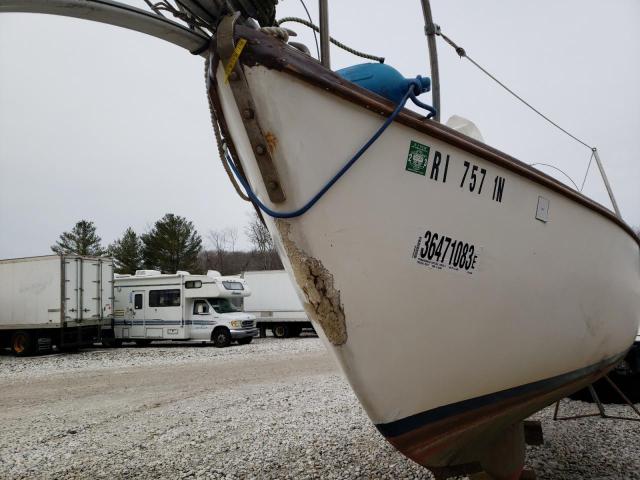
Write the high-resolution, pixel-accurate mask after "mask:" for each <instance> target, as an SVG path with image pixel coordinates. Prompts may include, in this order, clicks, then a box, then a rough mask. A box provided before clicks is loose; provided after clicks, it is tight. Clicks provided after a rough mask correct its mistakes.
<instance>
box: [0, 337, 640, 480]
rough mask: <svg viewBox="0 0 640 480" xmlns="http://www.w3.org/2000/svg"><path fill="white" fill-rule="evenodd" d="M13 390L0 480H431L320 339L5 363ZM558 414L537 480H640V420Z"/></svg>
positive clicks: (2, 436)
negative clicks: (381, 427) (377, 420)
mask: <svg viewBox="0 0 640 480" xmlns="http://www.w3.org/2000/svg"><path fill="white" fill-rule="evenodd" d="M0 392H2V393H0V422H1V425H2V430H1V433H0V478H11V479H14V478H16V479H19V478H29V479H32V478H42V479H54V478H56V479H60V478H92V479H93V478H128V479H129V478H130V479H152V478H153V479H155V478H172V479H173V478H189V479H194V478H198V479H199V478H202V479H205V478H213V479H217V478H228V479H245V478H256V479H281V478H285V479H287V478H291V479H293V478H296V479H297V478H314V479H316V478H317V479H320V478H322V479H338V478H339V479H360V478H367V479H368V478H380V479H383V478H384V479H404V478H412V479H413V478H415V479H429V478H432V477H431V476H430V475H429V474H428V472H427V471H426V470H424V469H422V468H421V467H419V466H418V465H416V464H414V463H412V462H411V461H409V460H407V459H405V458H404V457H402V455H400V454H399V453H397V452H396V451H395V450H394V449H393V448H392V447H391V446H389V445H388V444H387V443H386V442H385V441H384V440H383V439H382V437H381V436H380V435H379V434H378V433H377V431H376V429H375V428H374V427H373V426H372V425H371V423H370V422H369V420H368V419H367V417H366V415H365V414H364V412H363V411H362V409H361V407H360V405H359V404H358V402H357V400H356V398H355V396H354V395H353V393H352V392H351V389H350V388H349V386H348V385H347V383H346V381H345V380H344V379H343V377H342V376H341V375H340V373H339V372H338V370H337V367H336V366H335V364H334V363H333V361H332V360H331V359H330V358H329V356H328V354H327V353H326V352H325V350H324V348H323V347H322V345H321V343H320V341H319V340H318V339H317V338H300V339H291V340H277V339H273V338H267V339H256V340H254V343H252V344H251V345H245V346H233V347H230V348H226V349H216V348H212V347H208V346H207V347H203V346H191V345H175V344H171V345H160V346H151V347H147V348H136V347H131V348H123V349H117V350H105V349H96V350H89V351H84V352H80V353H76V354H64V355H62V354H61V355H49V356H42V357H34V358H29V359H15V358H12V357H9V356H7V355H0ZM594 409H595V407H594V406H593V405H589V404H586V403H583V402H576V401H569V400H565V401H563V404H562V410H561V413H562V414H563V415H574V414H578V413H585V412H587V411H593V410H594ZM607 409H608V412H609V413H610V414H612V415H613V414H618V415H620V414H625V415H629V414H630V413H632V412H631V411H630V410H626V409H625V408H623V407H621V406H608V407H607ZM552 416H553V410H552V409H546V410H543V411H542V412H539V413H538V414H537V415H536V416H535V418H537V419H539V420H541V421H542V423H543V429H544V433H545V445H543V446H539V447H528V451H527V453H528V460H527V461H528V465H529V466H530V467H533V468H535V470H536V471H537V473H538V478H541V479H554V480H555V479H567V480H569V479H571V480H574V479H640V455H639V447H640V435H639V434H638V433H639V432H640V423H632V422H616V421H612V420H601V419H582V420H571V421H563V422H554V421H553V420H552Z"/></svg>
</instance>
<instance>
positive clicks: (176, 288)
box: [103, 270, 258, 347]
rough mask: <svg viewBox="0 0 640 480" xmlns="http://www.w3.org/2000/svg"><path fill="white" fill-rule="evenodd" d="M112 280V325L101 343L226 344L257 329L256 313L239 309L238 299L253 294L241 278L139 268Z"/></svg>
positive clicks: (242, 341)
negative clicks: (162, 272) (189, 342)
mask: <svg viewBox="0 0 640 480" xmlns="http://www.w3.org/2000/svg"><path fill="white" fill-rule="evenodd" d="M114 284H115V305H114V328H113V331H112V333H111V334H110V335H108V334H106V333H103V343H104V344H105V345H108V346H111V345H113V346H120V345H121V344H122V342H123V341H133V342H135V343H136V344H138V345H148V344H150V343H151V342H152V341H154V340H180V341H195V342H208V341H212V342H213V344H214V345H215V346H217V347H226V346H228V345H229V344H230V343H231V342H232V341H237V342H238V343H240V344H247V343H250V342H251V340H252V339H253V337H254V336H255V335H257V334H258V329H257V328H256V325H255V316H253V315H250V314H247V313H244V312H243V311H242V298H244V297H247V296H248V295H250V294H251V290H250V289H249V288H248V286H247V284H246V282H245V281H244V280H243V279H242V278H239V277H223V276H220V274H219V273H218V272H214V271H210V272H209V273H208V274H207V275H190V274H189V273H188V272H177V273H176V274H172V275H167V274H161V273H160V272H159V271H156V270H138V271H137V272H136V274H135V275H116V278H115V281H114Z"/></svg>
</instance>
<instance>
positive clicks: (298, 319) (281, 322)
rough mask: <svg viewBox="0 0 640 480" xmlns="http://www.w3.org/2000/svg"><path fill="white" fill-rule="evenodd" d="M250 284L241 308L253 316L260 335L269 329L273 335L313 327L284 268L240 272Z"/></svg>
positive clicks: (282, 335)
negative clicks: (248, 293)
mask: <svg viewBox="0 0 640 480" xmlns="http://www.w3.org/2000/svg"><path fill="white" fill-rule="evenodd" d="M242 277H243V278H244V279H245V280H246V282H247V284H248V285H249V287H251V292H252V294H251V296H250V297H248V298H245V299H244V311H245V312H248V313H252V314H254V315H255V316H256V324H257V327H258V329H259V330H260V336H261V337H264V336H265V334H266V331H267V330H271V332H272V333H273V336H274V337H278V338H288V337H297V336H298V335H300V332H301V331H302V329H304V328H309V329H313V326H312V325H311V322H310V321H309V318H308V317H307V314H306V313H305V311H304V308H303V307H302V303H301V302H300V299H299V298H298V295H297V294H296V291H295V288H294V286H293V284H292V283H291V279H290V278H289V275H288V274H287V272H285V271H284V270H264V271H251V272H244V274H243V275H242Z"/></svg>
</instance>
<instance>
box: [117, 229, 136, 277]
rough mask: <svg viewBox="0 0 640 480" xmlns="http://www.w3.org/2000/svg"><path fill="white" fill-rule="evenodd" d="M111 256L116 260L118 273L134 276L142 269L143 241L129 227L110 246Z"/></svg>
mask: <svg viewBox="0 0 640 480" xmlns="http://www.w3.org/2000/svg"><path fill="white" fill-rule="evenodd" d="M109 255H111V256H112V257H113V258H115V260H116V262H115V263H116V270H115V271H116V273H129V274H134V273H135V272H136V270H138V269H140V268H142V241H141V240H140V237H138V235H137V234H136V232H134V231H133V228H131V227H129V228H127V229H126V230H125V232H124V233H123V234H122V238H119V239H118V240H116V241H115V242H113V243H112V244H111V245H109Z"/></svg>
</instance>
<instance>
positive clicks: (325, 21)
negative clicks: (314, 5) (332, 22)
mask: <svg viewBox="0 0 640 480" xmlns="http://www.w3.org/2000/svg"><path fill="white" fill-rule="evenodd" d="M318 4H319V9H320V63H322V65H323V66H325V67H326V68H331V57H330V54H329V39H330V37H329V4H328V0H320V1H319V2H318Z"/></svg>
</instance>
